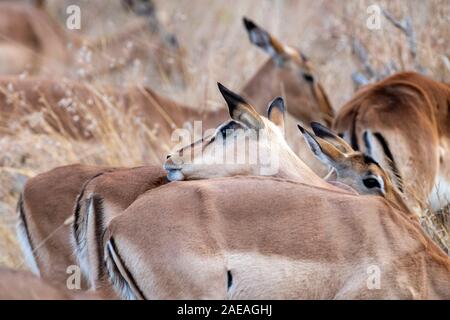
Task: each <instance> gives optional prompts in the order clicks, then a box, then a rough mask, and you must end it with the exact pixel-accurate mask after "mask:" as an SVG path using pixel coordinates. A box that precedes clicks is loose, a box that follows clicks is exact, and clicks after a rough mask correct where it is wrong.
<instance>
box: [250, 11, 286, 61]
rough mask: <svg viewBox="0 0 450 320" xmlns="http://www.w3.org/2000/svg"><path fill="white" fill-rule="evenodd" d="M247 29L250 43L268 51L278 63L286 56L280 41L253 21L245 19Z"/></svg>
mask: <svg viewBox="0 0 450 320" xmlns="http://www.w3.org/2000/svg"><path fill="white" fill-rule="evenodd" d="M243 22H244V26H245V29H247V32H248V37H249V39H250V42H251V43H253V44H254V45H256V46H258V47H260V48H261V49H263V50H264V51H266V52H267V53H268V54H269V55H270V56H271V57H272V58H274V59H276V60H277V61H278V60H279V59H280V58H281V57H283V56H285V50H284V47H283V45H282V44H281V42H280V41H278V40H277V39H276V38H275V37H273V36H272V35H271V34H270V33H268V32H267V31H266V30H264V29H262V28H261V27H259V26H258V25H256V23H254V22H253V21H252V20H250V19H248V18H246V17H244V18H243Z"/></svg>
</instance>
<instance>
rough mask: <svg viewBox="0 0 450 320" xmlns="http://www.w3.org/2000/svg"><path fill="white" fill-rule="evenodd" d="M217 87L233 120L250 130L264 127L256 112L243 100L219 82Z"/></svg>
mask: <svg viewBox="0 0 450 320" xmlns="http://www.w3.org/2000/svg"><path fill="white" fill-rule="evenodd" d="M217 86H218V87H219V91H220V93H221V94H222V96H223V97H224V99H225V101H226V102H227V105H228V111H229V112H230V117H231V118H232V119H233V120H236V121H239V122H241V123H243V124H245V125H246V126H247V127H249V128H251V129H261V128H263V127H264V122H263V120H262V118H261V117H260V115H259V114H258V112H256V110H255V108H253V107H252V106H251V105H250V104H248V103H247V101H245V100H244V98H242V97H241V96H240V95H238V94H236V93H234V92H232V91H231V90H229V89H227V88H226V87H225V86H223V85H222V84H221V83H219V82H218V83H217Z"/></svg>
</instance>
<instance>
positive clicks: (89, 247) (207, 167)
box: [73, 84, 333, 291]
mask: <svg viewBox="0 0 450 320" xmlns="http://www.w3.org/2000/svg"><path fill="white" fill-rule="evenodd" d="M219 89H220V91H221V93H222V95H223V96H224V98H225V100H226V102H227V104H228V107H229V113H230V116H231V118H232V120H230V121H227V122H225V123H223V124H222V125H220V126H219V127H218V129H217V130H216V131H215V132H214V134H212V135H211V136H208V137H205V138H204V139H201V140H200V141H197V142H194V143H193V144H189V145H188V146H185V147H183V148H181V149H180V150H178V151H177V152H176V153H174V154H172V155H170V156H168V157H167V160H166V163H165V168H166V170H167V172H168V173H167V176H168V178H169V180H176V179H175V178H179V177H181V176H183V178H185V179H206V178H212V177H221V176H231V175H249V174H253V175H261V174H262V173H261V172H263V171H264V168H262V166H263V165H262V164H267V163H268V162H270V161H273V160H274V158H276V160H275V161H276V164H277V168H275V169H276V171H274V172H269V173H270V174H271V175H274V176H279V177H286V178H292V179H300V180H301V181H308V183H310V184H312V185H317V186H322V187H325V188H331V189H332V188H333V186H331V185H328V184H327V183H325V182H324V181H323V180H322V179H320V178H319V177H318V176H316V175H315V174H314V173H313V172H312V171H311V170H310V169H309V168H308V167H307V166H306V165H305V164H304V163H303V162H302V161H301V160H300V159H299V158H298V157H297V156H296V155H295V154H294V153H293V152H292V151H291V150H290V149H289V147H288V146H287V144H286V142H285V141H284V137H283V125H284V113H285V108H284V103H283V100H282V99H281V98H277V99H275V100H273V101H272V102H271V103H270V105H269V108H268V117H269V118H268V119H267V118H265V117H262V116H260V115H258V114H257V113H256V111H255V109H254V108H253V107H252V106H251V105H249V104H248V103H247V102H246V101H245V100H244V99H243V98H242V97H240V96H238V95H237V94H235V93H233V92H231V91H230V90H228V89H227V88H225V87H224V86H222V85H220V84H219ZM252 130H258V131H259V132H258V133H259V134H258V135H252V134H250V135H249V134H248V133H249V132H251V131H252ZM263 136H265V137H266V138H265V139H263V138H262V137H263ZM246 137H247V138H249V140H247V141H245V138H246ZM235 142H237V145H236V143H235ZM246 143H247V145H246ZM196 146H198V147H200V148H201V151H202V152H201V153H196V152H195V151H194V150H193V149H194V148H195V147H196ZM222 147H224V149H225V150H223V154H226V153H228V152H229V151H230V149H231V152H233V150H234V149H235V147H236V148H237V149H238V150H241V152H243V153H245V155H244V158H245V159H247V161H248V160H249V158H250V157H249V153H250V152H251V151H250V150H251V148H252V147H254V148H257V149H258V152H259V154H260V155H261V158H262V159H261V158H260V159H259V161H255V162H254V163H248V162H242V163H222V162H219V163H216V164H206V163H207V161H208V159H210V158H212V157H213V155H212V153H213V152H214V150H215V148H222ZM180 154H181V155H184V157H180ZM186 155H189V156H191V155H197V156H198V158H196V159H188V158H185V157H186ZM181 161H183V164H181V167H174V163H178V164H179V165H180V162H181ZM191 162H193V163H195V164H196V165H195V166H194V167H189V169H188V168H187V166H189V163H191ZM167 182H168V181H167V179H165V174H164V173H163V172H162V170H161V169H160V168H159V167H142V168H136V169H131V170H130V169H125V170H118V171H114V172H110V173H107V174H103V175H100V176H98V177H96V178H94V179H92V180H90V181H89V182H88V183H87V184H86V185H85V186H84V187H83V189H82V191H81V193H80V197H78V199H77V201H76V206H75V208H76V209H75V213H74V215H75V221H74V225H73V228H74V232H73V234H74V248H75V252H76V256H77V258H78V260H79V264H80V265H81V266H82V270H83V274H84V276H85V277H86V278H87V279H88V280H89V283H90V285H91V287H92V288H95V289H99V290H103V291H108V290H107V289H108V282H107V281H105V280H106V279H105V275H106V270H105V265H104V262H103V247H102V237H103V233H104V230H105V228H106V227H107V226H108V225H109V222H110V221H111V220H112V219H113V218H114V217H116V216H118V215H119V214H121V213H122V212H123V211H124V210H125V209H126V208H127V207H128V206H129V205H131V203H133V202H134V201H135V200H136V199H137V198H138V197H139V196H141V195H142V194H143V193H144V192H146V191H148V190H151V189H154V188H155V187H158V186H161V185H163V184H165V183H167Z"/></svg>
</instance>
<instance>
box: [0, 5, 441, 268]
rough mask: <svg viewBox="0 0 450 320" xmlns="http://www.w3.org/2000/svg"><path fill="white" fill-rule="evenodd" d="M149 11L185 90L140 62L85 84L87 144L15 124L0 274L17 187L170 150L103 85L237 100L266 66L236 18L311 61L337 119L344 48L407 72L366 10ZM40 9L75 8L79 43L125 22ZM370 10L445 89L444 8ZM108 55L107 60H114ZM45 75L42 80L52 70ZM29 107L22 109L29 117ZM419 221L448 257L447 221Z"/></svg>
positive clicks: (11, 245) (12, 258)
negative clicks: (226, 91) (91, 97)
mask: <svg viewBox="0 0 450 320" xmlns="http://www.w3.org/2000/svg"><path fill="white" fill-rule="evenodd" d="M155 2H156V4H157V8H158V9H159V11H158V15H159V18H160V20H161V21H162V22H163V23H164V24H165V25H166V26H167V27H168V29H169V30H171V31H172V32H174V33H175V34H176V36H177V37H178V40H179V42H180V43H181V44H182V45H183V46H184V47H185V48H186V51H187V57H186V64H187V73H188V78H189V83H188V84H187V87H186V88H184V89H182V88H180V87H177V86H174V85H172V84H171V83H170V81H169V80H168V77H166V76H165V75H164V73H163V72H159V73H157V74H149V73H148V69H147V68H146V67H145V66H146V64H147V63H148V61H134V62H133V63H132V64H130V65H128V66H127V67H126V68H123V69H120V70H116V71H115V72H114V73H111V74H109V75H106V76H105V75H104V76H102V77H98V78H94V79H92V80H90V86H91V88H92V90H93V91H95V92H97V93H98V97H99V99H96V100H95V103H93V104H89V105H86V104H85V103H81V102H80V103H79V104H77V107H78V108H80V109H81V110H82V111H83V113H84V114H86V115H87V116H89V115H91V116H92V117H91V125H90V128H89V130H90V131H91V132H92V134H93V136H94V138H95V139H94V140H95V143H86V142H84V143H83V142H79V141H75V140H74V139H72V138H71V137H69V136H67V135H64V134H60V133H58V132H56V131H55V130H53V129H52V128H51V127H48V128H47V129H46V134H33V133H32V132H31V131H30V130H28V129H27V127H28V125H29V123H26V125H25V123H22V124H23V126H22V127H20V126H19V128H18V129H17V130H16V131H15V132H16V134H15V135H14V136H4V137H0V150H1V151H0V186H1V188H0V265H9V266H15V265H18V264H19V262H20V261H21V256H20V250H19V248H18V247H17V241H16V239H15V236H14V232H13V226H14V222H15V215H14V211H15V205H16V201H17V197H18V193H19V192H20V190H21V188H22V187H23V184H24V181H25V180H26V178H28V177H30V176H34V175H35V174H37V173H40V172H43V171H46V170H49V169H51V168H53V167H55V166H60V165H65V164H69V163H75V162H81V163H86V164H106V165H115V166H133V165H140V164H144V163H159V162H161V160H162V159H157V158H156V156H155V155H154V153H153V152H152V150H153V148H154V146H155V144H159V145H160V144H167V147H169V145H170V143H169V142H168V141H159V140H158V137H157V134H156V132H157V128H147V127H146V126H144V125H143V124H142V123H141V121H140V119H139V118H136V117H134V116H132V113H124V112H123V109H122V108H120V107H119V106H118V105H117V102H116V101H109V100H108V99H106V100H105V99H104V97H103V96H104V95H102V84H114V85H117V86H124V85H133V84H139V85H148V86H151V87H152V88H154V89H156V90H157V91H158V92H159V93H162V94H164V95H167V96H170V97H171V98H172V99H175V100H178V101H180V102H184V103H187V104H190V105H192V106H194V107H196V108H202V109H207V108H215V107H217V106H218V105H220V104H221V103H222V100H221V98H220V96H219V94H218V92H217V89H216V85H215V83H216V81H220V82H222V83H224V84H226V85H227V86H228V87H230V88H232V89H235V90H239V88H241V87H243V85H244V84H245V82H246V81H247V80H248V79H250V78H251V77H252V75H253V74H254V73H255V72H256V70H257V69H258V68H259V67H260V66H261V65H262V64H263V62H264V61H265V60H266V58H267V56H266V55H265V53H263V52H261V51H260V50H258V49H257V48H255V47H253V46H252V45H251V44H250V43H249V41H248V39H247V34H246V33H245V31H244V28H243V26H242V17H243V16H248V17H250V18H252V19H254V20H255V21H257V22H258V23H259V24H261V25H262V26H264V27H265V28H267V29H268V30H270V31H271V32H273V34H274V35H276V36H277V37H279V38H280V39H281V40H282V41H285V42H286V43H289V44H292V45H296V46H298V47H299V48H301V50H302V51H303V52H304V53H305V54H306V55H307V56H308V57H310V59H311V60H312V61H313V62H314V63H315V65H316V67H317V70H318V71H319V73H320V76H321V81H322V83H323V86H324V88H325V90H326V92H328V94H329V96H330V100H331V102H332V104H333V106H334V107H335V109H336V110H337V109H339V108H340V106H341V105H342V104H343V103H344V102H345V101H347V100H348V99H349V98H350V97H351V96H352V94H353V91H354V87H353V83H352V79H351V74H352V72H354V71H356V70H358V69H359V68H360V66H359V65H358V63H357V62H356V61H355V59H354V56H353V55H352V41H353V39H355V38H357V39H359V40H360V41H361V42H362V43H363V44H364V46H365V47H366V48H367V52H368V54H369V57H368V58H369V62H370V63H371V64H372V65H373V66H374V68H376V69H380V70H382V69H383V68H384V66H385V65H386V64H387V63H390V62H395V64H396V65H398V66H399V69H400V70H407V69H411V68H412V67H413V61H412V60H411V57H410V56H409V55H408V46H407V41H406V40H405V36H404V35H403V34H402V33H401V32H399V31H398V30H397V29H395V27H393V26H392V24H390V23H389V22H388V21H387V20H386V19H384V18H383V19H382V28H381V29H380V30H375V31H371V30H369V29H368V28H367V27H366V19H367V12H366V9H367V7H368V6H369V5H371V4H373V1H368V0H363V1H359V0H352V1H325V0H319V1H306V0H299V1H294V0H279V1H275V0H273V1H269V0H246V1H239V2H238V1H233V2H227V1H220V0H209V1H192V0H179V1H162V0H157V1H155ZM49 4H50V6H49V10H50V12H51V13H52V15H53V16H54V17H55V18H56V19H58V20H59V21H60V22H61V23H64V19H65V7H66V5H68V4H78V5H80V7H81V10H82V29H81V30H80V31H79V32H78V33H80V34H81V35H83V36H86V37H90V38H92V39H94V38H95V39H101V38H102V37H104V38H107V37H108V36H109V35H111V34H113V33H114V32H117V31H120V30H121V28H122V26H123V25H124V24H125V23H126V22H127V21H129V20H130V19H132V16H131V15H130V14H127V13H124V12H123V11H122V10H121V8H120V4H119V1H107V0H102V1H95V2H94V1H87V0H70V1H69V0H65V1H59V0H49ZM376 4H379V5H380V6H381V7H383V8H387V9H388V10H389V11H390V12H391V13H392V14H393V15H394V16H395V17H396V18H402V17H405V16H410V17H411V18H412V21H413V25H414V28H415V31H416V34H417V42H418V57H419V59H420V61H421V64H422V65H423V66H424V67H425V68H426V69H427V70H428V71H429V73H430V75H431V76H433V77H434V78H436V79H439V80H444V81H449V79H450V76H449V74H450V70H449V67H450V63H449V62H448V57H449V53H450V49H449V47H448V39H449V29H448V25H449V22H450V21H449V20H450V12H449V10H450V8H449V6H448V2H447V0H431V1H420V0H395V1H386V0H383V1H377V2H376ZM108 54H109V55H111V57H114V55H115V52H108ZM170 58H171V57H168V59H170ZM67 68H71V66H67ZM73 71H74V72H75V73H76V71H77V70H73ZM46 74H47V76H51V70H48V72H46ZM102 97H103V98H102ZM80 98H82V97H80ZM80 101H82V99H80ZM32 107H33V106H29V108H30V110H32ZM94 115H95V116H94ZM19 123H20V122H19ZM1 125H9V124H1ZM427 214H428V215H429V218H427V221H431V224H430V226H433V230H434V229H436V230H434V231H432V232H434V233H436V234H438V235H439V236H438V238H439V239H438V242H441V245H442V244H443V247H447V248H449V247H450V241H449V239H448V233H447V234H444V233H443V232H441V231H442V230H441V229H440V228H441V226H443V224H442V223H441V222H439V221H438V220H439V219H440V218H438V217H443V216H448V212H447V213H427ZM446 219H447V218H446ZM441 220H442V219H441ZM442 221H444V220H442ZM445 221H448V219H447V220H445ZM447 227H448V224H447ZM437 229H439V230H437ZM445 231H446V232H448V228H447V229H445Z"/></svg>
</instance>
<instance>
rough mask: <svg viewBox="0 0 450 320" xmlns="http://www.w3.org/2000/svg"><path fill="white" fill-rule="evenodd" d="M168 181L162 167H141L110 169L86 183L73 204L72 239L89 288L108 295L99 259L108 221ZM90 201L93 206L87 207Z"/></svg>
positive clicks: (106, 281) (107, 286)
mask: <svg viewBox="0 0 450 320" xmlns="http://www.w3.org/2000/svg"><path fill="white" fill-rule="evenodd" d="M167 182H168V181H167V179H166V172H165V171H164V170H163V169H162V168H161V167H158V166H144V167H137V168H120V169H117V170H114V171H110V172H107V173H104V174H102V175H99V176H97V177H95V178H94V179H91V180H90V181H89V182H88V183H86V184H85V186H84V187H83V189H82V191H81V196H80V197H79V198H78V199H77V202H76V206H75V207H77V208H79V210H78V211H77V212H75V218H74V226H73V228H74V229H73V231H75V232H74V234H73V237H74V239H73V241H72V242H73V243H74V250H75V254H76V255H77V258H78V261H79V263H80V265H81V266H83V267H84V268H86V270H83V272H84V275H85V277H86V278H87V279H89V286H90V287H91V288H92V289H95V290H97V291H98V290H100V291H103V292H105V294H108V295H110V293H108V291H109V290H108V289H109V283H108V279H107V278H105V276H106V269H105V267H104V264H103V258H102V257H103V247H102V236H103V232H104V230H105V228H106V227H107V226H108V225H109V222H110V221H111V220H112V219H113V218H114V217H115V216H117V215H119V214H120V213H122V212H123V211H124V210H125V209H126V208H127V207H128V206H129V205H130V204H131V203H133V201H135V200H136V198H138V197H139V196H140V195H141V194H143V193H144V192H146V191H147V190H150V189H153V188H156V187H158V186H160V185H163V184H165V183H167ZM90 204H91V205H92V206H93V207H92V208H89V205H90ZM97 223H100V224H101V225H97ZM99 253H100V254H99ZM60 254H62V255H67V254H69V252H61V253H60Z"/></svg>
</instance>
